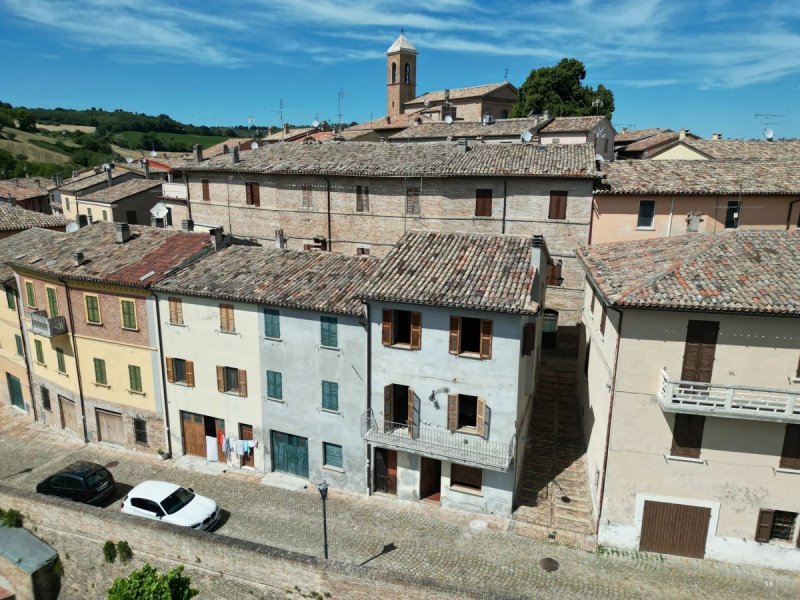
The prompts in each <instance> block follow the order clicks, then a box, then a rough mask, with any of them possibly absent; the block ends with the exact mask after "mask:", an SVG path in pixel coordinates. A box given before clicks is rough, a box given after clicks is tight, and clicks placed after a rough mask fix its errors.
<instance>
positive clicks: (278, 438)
mask: <svg viewBox="0 0 800 600" xmlns="http://www.w3.org/2000/svg"><path fill="white" fill-rule="evenodd" d="M270 437H271V438H272V468H273V469H274V470H275V471H282V472H284V473H291V474H292V475H297V476H298V477H308V440H307V439H306V438H304V437H299V436H296V435H291V434H288V433H283V432H281V431H272V432H271V433H270Z"/></svg>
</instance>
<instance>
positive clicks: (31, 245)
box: [0, 229, 67, 281]
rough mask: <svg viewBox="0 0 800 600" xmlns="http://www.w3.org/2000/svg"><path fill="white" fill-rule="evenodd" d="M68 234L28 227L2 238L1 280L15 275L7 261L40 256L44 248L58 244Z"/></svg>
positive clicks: (0, 252) (0, 241)
mask: <svg viewBox="0 0 800 600" xmlns="http://www.w3.org/2000/svg"><path fill="white" fill-rule="evenodd" d="M66 236H67V234H66V233H64V232H62V231H53V230H52V229H28V230H26V231H21V232H19V233H16V234H14V235H11V236H9V237H7V238H3V239H2V240H0V281H6V280H8V279H11V278H12V277H13V276H14V270H13V269H12V268H11V267H9V266H8V265H7V264H6V263H7V262H8V261H10V260H12V259H14V258H16V257H22V256H30V255H33V256H38V253H39V252H40V251H42V250H47V249H49V248H50V247H52V246H54V245H56V244H58V243H59V242H60V240H61V239H63V238H65V237H66Z"/></svg>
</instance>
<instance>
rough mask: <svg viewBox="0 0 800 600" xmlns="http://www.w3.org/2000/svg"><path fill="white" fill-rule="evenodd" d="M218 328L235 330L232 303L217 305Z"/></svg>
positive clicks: (228, 330) (229, 330)
mask: <svg viewBox="0 0 800 600" xmlns="http://www.w3.org/2000/svg"><path fill="white" fill-rule="evenodd" d="M219 329H220V331H225V332H229V333H231V332H234V331H236V323H235V321H234V316H233V305H232V304H220V305H219Z"/></svg>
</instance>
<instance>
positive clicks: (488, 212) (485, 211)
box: [475, 189, 492, 217]
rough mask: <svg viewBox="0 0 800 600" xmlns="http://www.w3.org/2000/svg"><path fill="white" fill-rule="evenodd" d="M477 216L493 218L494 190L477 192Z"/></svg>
mask: <svg viewBox="0 0 800 600" xmlns="http://www.w3.org/2000/svg"><path fill="white" fill-rule="evenodd" d="M475 216H476V217H491V216H492V190H490V189H478V190H475Z"/></svg>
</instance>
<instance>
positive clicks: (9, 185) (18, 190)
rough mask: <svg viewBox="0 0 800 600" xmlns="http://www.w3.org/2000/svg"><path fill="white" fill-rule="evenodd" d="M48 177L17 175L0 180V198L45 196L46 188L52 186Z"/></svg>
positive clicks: (22, 198)
mask: <svg viewBox="0 0 800 600" xmlns="http://www.w3.org/2000/svg"><path fill="white" fill-rule="evenodd" d="M53 187H54V186H53V184H52V182H51V181H50V180H49V179H44V178H43V177H17V178H14V179H6V180H3V181H0V198H15V199H16V200H27V199H28V198H37V197H39V196H46V195H47V193H48V190H49V189H51V188H53Z"/></svg>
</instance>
